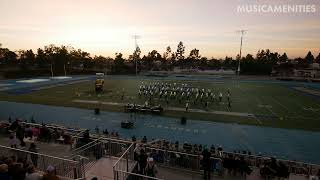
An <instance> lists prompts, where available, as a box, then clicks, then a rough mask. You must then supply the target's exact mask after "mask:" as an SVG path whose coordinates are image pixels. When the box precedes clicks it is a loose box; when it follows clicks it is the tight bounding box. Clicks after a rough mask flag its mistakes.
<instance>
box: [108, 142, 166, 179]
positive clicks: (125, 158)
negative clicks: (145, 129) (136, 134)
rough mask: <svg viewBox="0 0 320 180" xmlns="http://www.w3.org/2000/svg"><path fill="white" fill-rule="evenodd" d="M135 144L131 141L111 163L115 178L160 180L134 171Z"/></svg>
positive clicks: (135, 166)
mask: <svg viewBox="0 0 320 180" xmlns="http://www.w3.org/2000/svg"><path fill="white" fill-rule="evenodd" d="M134 150H135V144H134V143H132V144H131V145H130V146H129V147H128V148H127V150H126V151H125V152H124V153H123V154H122V155H121V156H120V158H119V159H118V161H116V163H115V164H114V165H113V177H114V179H115V180H136V179H137V180H140V179H149V180H161V179H159V178H156V177H150V176H145V175H141V174H137V173H134V172H133V171H135V170H136V168H137V162H136V161H135V157H134Z"/></svg>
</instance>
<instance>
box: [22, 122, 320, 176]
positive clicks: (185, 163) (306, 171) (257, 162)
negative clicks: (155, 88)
mask: <svg viewBox="0 0 320 180" xmlns="http://www.w3.org/2000/svg"><path fill="white" fill-rule="evenodd" d="M22 123H24V124H28V125H30V126H33V127H42V125H41V124H35V123H25V122H22ZM46 127H48V128H55V129H61V130H64V131H65V132H69V133H70V134H71V135H72V137H73V138H74V140H75V141H74V143H77V142H78V140H80V139H81V134H82V133H83V131H84V130H83V129H70V128H65V127H62V126H55V125H46ZM90 138H91V139H93V143H92V144H94V143H95V142H97V141H101V142H102V146H103V149H104V152H103V153H104V155H110V156H116V157H120V156H121V155H122V154H123V152H124V149H125V148H126V147H128V146H129V145H130V144H131V143H132V142H131V141H126V140H121V139H113V138H108V137H101V136H91V137H90ZM158 141H161V140H155V141H154V142H151V143H148V145H152V144H154V143H155V144H156V143H157V142H158ZM92 144H87V145H85V146H82V147H80V148H77V149H75V150H74V152H75V153H73V154H79V153H77V151H80V150H83V149H86V147H88V146H90V145H92ZM146 150H147V151H148V152H149V153H152V152H153V151H156V152H158V153H156V155H153V156H155V157H154V159H156V160H157V163H159V164H160V165H162V166H167V167H176V168H183V169H189V170H199V169H200V170H201V169H202V168H201V158H200V156H199V155H198V154H188V153H183V152H179V151H175V150H164V149H159V148H153V147H147V148H146ZM228 155H232V156H241V157H244V159H245V161H246V162H247V163H248V164H249V166H252V167H257V168H260V167H261V165H263V163H264V162H265V161H266V160H267V159H270V158H269V157H265V156H257V155H248V154H241V153H234V152H226V151H220V154H216V155H215V157H218V158H213V160H216V161H219V163H221V164H222V159H223V158H225V157H227V156H228ZM277 160H278V161H279V162H282V163H284V164H285V165H286V166H287V167H288V170H289V172H290V173H294V174H300V175H312V174H316V173H317V172H318V171H319V170H320V165H318V164H312V163H304V162H299V161H291V160H285V159H277Z"/></svg>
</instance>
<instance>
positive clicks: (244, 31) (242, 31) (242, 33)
mask: <svg viewBox="0 0 320 180" xmlns="http://www.w3.org/2000/svg"><path fill="white" fill-rule="evenodd" d="M247 31H248V30H243V29H242V30H239V31H237V32H240V33H241V40H240V53H239V63H238V76H240V60H241V54H242V41H243V35H244V33H246V32H247Z"/></svg>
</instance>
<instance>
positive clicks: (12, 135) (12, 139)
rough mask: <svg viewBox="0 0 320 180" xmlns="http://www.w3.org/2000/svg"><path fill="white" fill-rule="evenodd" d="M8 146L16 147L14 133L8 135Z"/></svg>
mask: <svg viewBox="0 0 320 180" xmlns="http://www.w3.org/2000/svg"><path fill="white" fill-rule="evenodd" d="M9 146H10V147H12V148H17V139H16V136H15V135H14V133H13V134H11V135H10V136H9Z"/></svg>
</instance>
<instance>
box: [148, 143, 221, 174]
mask: <svg viewBox="0 0 320 180" xmlns="http://www.w3.org/2000/svg"><path fill="white" fill-rule="evenodd" d="M145 149H146V152H147V153H148V154H150V156H151V157H152V158H153V159H154V160H155V161H156V162H157V164H159V165H160V166H164V167H170V168H178V169H185V170H190V171H201V170H203V167H202V159H201V156H200V155H195V154H189V153H183V152H177V151H170V150H163V149H158V148H152V147H145ZM211 162H212V166H211V170H212V171H213V172H214V173H216V174H217V175H222V174H223V168H222V160H221V159H220V158H213V157H212V158H211Z"/></svg>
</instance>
